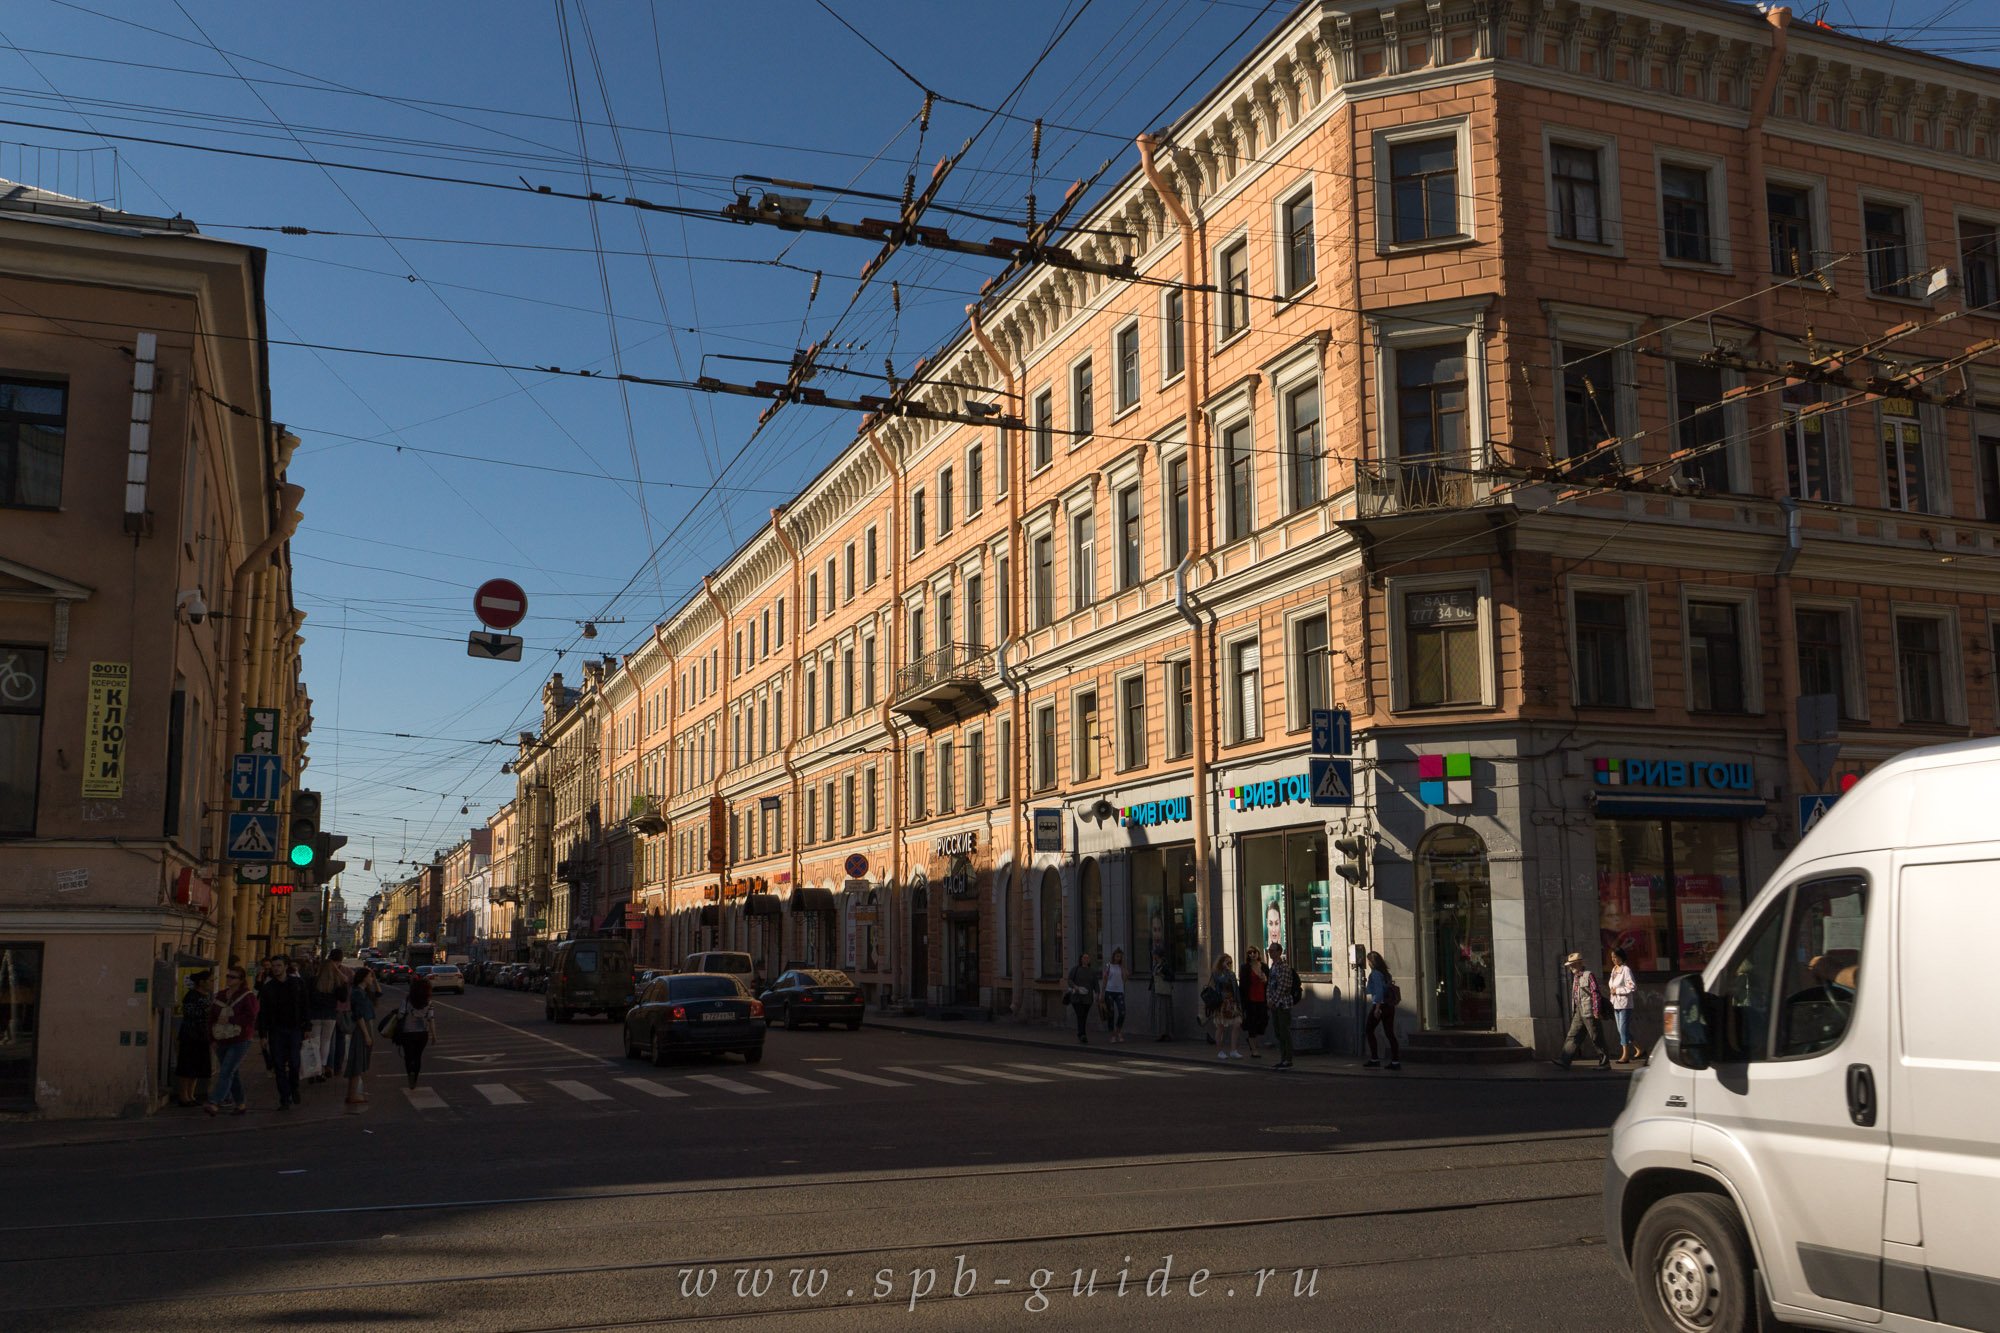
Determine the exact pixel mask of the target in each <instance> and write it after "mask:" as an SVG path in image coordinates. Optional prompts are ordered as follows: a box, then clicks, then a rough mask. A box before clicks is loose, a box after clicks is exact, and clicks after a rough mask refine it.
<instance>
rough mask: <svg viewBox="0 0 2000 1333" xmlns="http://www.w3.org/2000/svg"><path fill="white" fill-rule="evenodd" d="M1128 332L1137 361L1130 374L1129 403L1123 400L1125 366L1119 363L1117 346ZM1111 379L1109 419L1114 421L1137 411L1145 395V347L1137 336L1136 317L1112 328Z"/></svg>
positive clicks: (1137, 322)
mask: <svg viewBox="0 0 2000 1333" xmlns="http://www.w3.org/2000/svg"><path fill="white" fill-rule="evenodd" d="M1128 334H1129V335H1130V336H1131V338H1132V354H1133V356H1134V357H1135V358H1136V359H1137V361H1138V365H1137V367H1136V368H1135V372H1134V374H1133V376H1132V401H1131V402H1129V403H1128V402H1126V401H1125V368H1124V366H1123V365H1122V364H1120V362H1121V357H1120V346H1119V345H1120V343H1121V341H1122V340H1123V339H1124V338H1125V337H1126V336H1127V335H1128ZM1111 379H1112V389H1113V391H1112V404H1113V406H1112V412H1111V419H1112V420H1113V421H1116V420H1118V419H1119V418H1120V417H1123V416H1126V415H1127V414H1129V413H1132V412H1136V411H1138V410H1139V404H1140V403H1141V402H1143V401H1144V400H1145V397H1146V347H1145V342H1144V340H1143V339H1142V338H1141V337H1140V336H1139V321H1138V320H1136V319H1128V320H1126V321H1125V322H1124V323H1123V324H1120V325H1119V326H1118V327H1117V328H1116V329H1114V330H1112V333H1111Z"/></svg>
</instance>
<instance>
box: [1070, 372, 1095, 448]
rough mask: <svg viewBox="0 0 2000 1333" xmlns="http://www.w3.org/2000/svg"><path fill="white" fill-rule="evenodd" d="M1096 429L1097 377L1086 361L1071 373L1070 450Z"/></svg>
mask: <svg viewBox="0 0 2000 1333" xmlns="http://www.w3.org/2000/svg"><path fill="white" fill-rule="evenodd" d="M1096 429H1097V388H1096V376H1095V374H1094V372H1093V371H1092V370H1091V367H1090V362H1089V361H1088V360H1087V359H1086V360H1084V361H1082V362H1080V363H1078V364H1077V365H1075V366H1073V367H1071V368H1070V372H1069V430H1070V440H1069V444H1070V448H1072V449H1074V448H1075V447H1076V446H1077V444H1078V443H1079V442H1081V441H1082V440H1084V439H1085V438H1086V437H1088V436H1089V435H1090V434H1091V432H1093V431H1095V430H1096Z"/></svg>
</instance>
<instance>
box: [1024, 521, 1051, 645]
mask: <svg viewBox="0 0 2000 1333" xmlns="http://www.w3.org/2000/svg"><path fill="white" fill-rule="evenodd" d="M1055 548H1056V543H1055V538H1053V537H1051V536H1049V534H1047V533H1046V532H1045V533H1043V534H1042V535H1041V536H1039V537H1036V538H1035V539H1034V541H1033V542H1031V543H1030V544H1029V551H1030V553H1031V555H1032V556H1033V559H1034V564H1033V565H1032V566H1031V568H1032V569H1033V571H1034V574H1033V577H1034V588H1033V590H1032V591H1033V596H1032V598H1031V599H1030V602H1031V604H1030V606H1029V608H1028V610H1029V620H1028V624H1029V626H1030V628H1033V629H1040V628H1041V627H1042V626H1044V625H1046V624H1048V623H1049V622H1050V621H1051V620H1053V619H1055V614H1056V550H1055Z"/></svg>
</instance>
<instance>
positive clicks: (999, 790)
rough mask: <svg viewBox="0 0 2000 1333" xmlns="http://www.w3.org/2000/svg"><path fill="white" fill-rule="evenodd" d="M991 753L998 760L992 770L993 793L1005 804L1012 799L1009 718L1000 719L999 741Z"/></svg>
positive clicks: (1012, 734) (1011, 729)
mask: <svg viewBox="0 0 2000 1333" xmlns="http://www.w3.org/2000/svg"><path fill="white" fill-rule="evenodd" d="M993 755H994V758H995V759H997V760H998V761H999V763H998V764H997V766H996V767H995V768H994V770H993V794H994V796H995V798H997V799H998V800H999V801H1000V803H1001V804H1002V805H1005V804H1006V803H1007V802H1009V801H1011V800H1013V799H1014V723H1013V721H1012V719H1010V718H1004V717H1003V718H1001V719H1000V743H999V744H998V745H997V746H996V747H994V751H993Z"/></svg>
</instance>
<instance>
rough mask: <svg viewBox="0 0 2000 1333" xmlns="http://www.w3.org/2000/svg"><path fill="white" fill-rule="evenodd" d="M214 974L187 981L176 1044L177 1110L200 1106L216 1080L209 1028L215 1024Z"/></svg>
mask: <svg viewBox="0 0 2000 1333" xmlns="http://www.w3.org/2000/svg"><path fill="white" fill-rule="evenodd" d="M214 992H215V973H213V972H197V973H195V974H194V975H193V976H191V977H189V978H188V990H187V994H186V995H184V996H182V997H181V1026H180V1032H179V1033H178V1034H177V1037H176V1040H175V1042H174V1077H175V1079H177V1080H178V1083H179V1086H177V1087H176V1088H175V1089H174V1105H175V1106H199V1105H201V1085H202V1084H205V1083H207V1082H208V1080H209V1079H211V1078H213V1077H214V1076H215V1062H214V1059H213V1050H214V1046H213V1042H214V1038H212V1037H211V1036H210V1035H209V1028H210V1027H212V1026H213V1025H214V1022H215V1020H214V1019H213V1018H212V1017H211V1016H210V1015H209V1010H210V1009H211V1008H213V1007H214V1003H215V1002H214Z"/></svg>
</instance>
